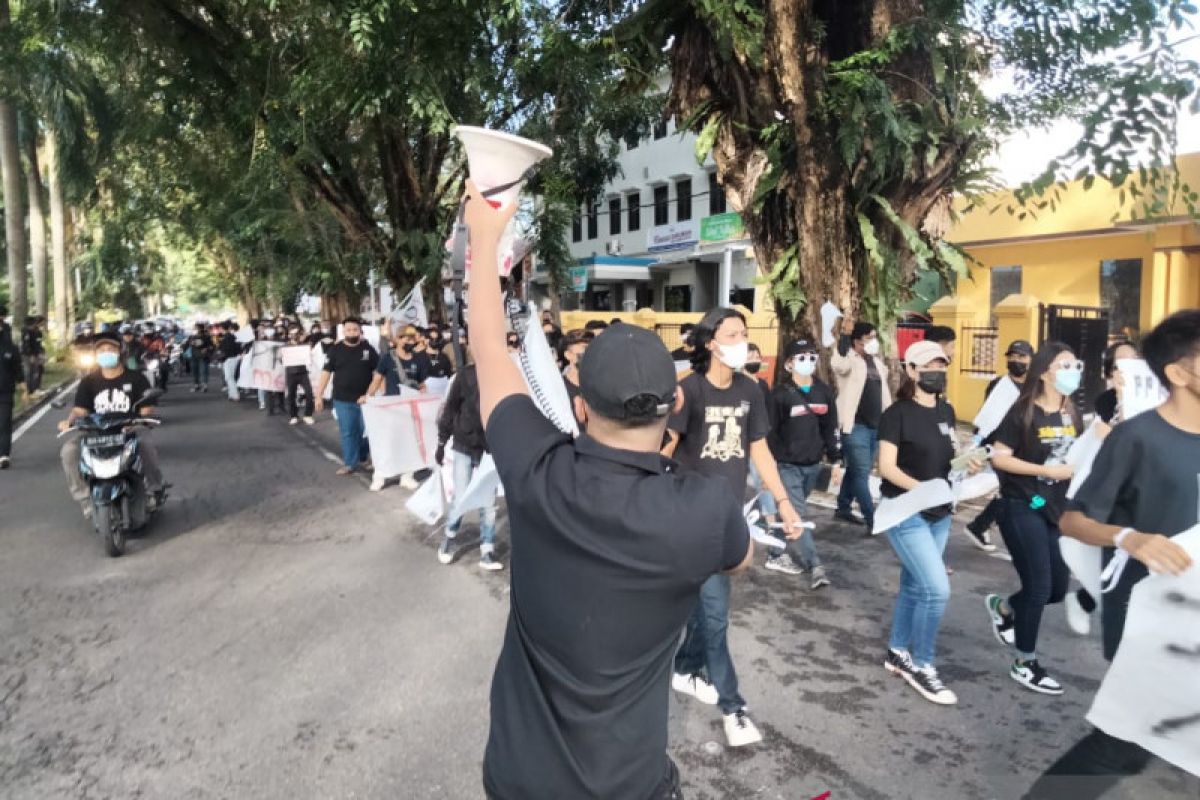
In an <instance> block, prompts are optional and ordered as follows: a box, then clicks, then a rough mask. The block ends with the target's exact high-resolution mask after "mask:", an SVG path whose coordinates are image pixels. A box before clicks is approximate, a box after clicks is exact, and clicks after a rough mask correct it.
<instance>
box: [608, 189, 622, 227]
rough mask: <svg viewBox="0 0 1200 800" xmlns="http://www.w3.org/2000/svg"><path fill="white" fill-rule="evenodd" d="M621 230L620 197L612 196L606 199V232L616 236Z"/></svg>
mask: <svg viewBox="0 0 1200 800" xmlns="http://www.w3.org/2000/svg"><path fill="white" fill-rule="evenodd" d="M620 232H621V198H619V197H614V198H612V199H611V200H609V201H608V233H609V235H610V236H616V235H618V234H619V233H620Z"/></svg>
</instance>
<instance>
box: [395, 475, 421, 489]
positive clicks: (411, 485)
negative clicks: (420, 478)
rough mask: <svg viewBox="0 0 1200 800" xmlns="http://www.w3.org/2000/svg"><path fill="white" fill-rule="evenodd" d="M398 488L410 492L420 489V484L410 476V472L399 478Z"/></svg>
mask: <svg viewBox="0 0 1200 800" xmlns="http://www.w3.org/2000/svg"><path fill="white" fill-rule="evenodd" d="M400 486H402V487H403V488H405V489H408V490H409V491H412V492H415V491H416V490H417V489H420V488H421V484H419V483H417V479H416V478H414V477H413V476H412V473H411V472H406V473H404V474H403V475H401V476H400Z"/></svg>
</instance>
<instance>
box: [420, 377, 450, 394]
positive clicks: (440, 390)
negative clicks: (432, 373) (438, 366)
mask: <svg viewBox="0 0 1200 800" xmlns="http://www.w3.org/2000/svg"><path fill="white" fill-rule="evenodd" d="M450 381H451V379H450V378H426V379H425V391H426V392H428V393H429V394H432V395H437V396H438V397H445V396H446V393H447V392H449V391H450Z"/></svg>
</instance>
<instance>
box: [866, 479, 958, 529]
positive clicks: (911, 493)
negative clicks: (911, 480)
mask: <svg viewBox="0 0 1200 800" xmlns="http://www.w3.org/2000/svg"><path fill="white" fill-rule="evenodd" d="M953 502H954V490H953V489H951V488H950V483H949V481H946V480H943V479H941V478H935V479H934V480H931V481H923V482H921V483H918V484H917V485H916V486H914V487H913V488H912V489H909V490H908V491H907V492H905V493H904V494H902V495H900V496H898V497H885V498H883V499H882V500H881V501H879V507H878V508H876V509H875V528H874V530H872V531H871V533H884V532H885V531H889V530H891V529H892V528H894V527H896V526H897V525H899V524H900V523H901V522H903V521H904V520H906V519H908V518H909V517H911V516H912V515H913V514H918V513H920V512H922V511H925V510H926V509H930V508H937V507H938V506H948V505H950V504H951V503H953Z"/></svg>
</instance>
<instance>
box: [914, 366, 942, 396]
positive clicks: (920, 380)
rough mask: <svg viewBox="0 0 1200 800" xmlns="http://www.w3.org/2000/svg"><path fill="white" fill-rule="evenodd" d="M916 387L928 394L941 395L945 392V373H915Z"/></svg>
mask: <svg viewBox="0 0 1200 800" xmlns="http://www.w3.org/2000/svg"><path fill="white" fill-rule="evenodd" d="M917 386H918V387H919V388H920V390H921V391H923V392H927V393H929V394H942V393H944V392H945V391H946V373H944V372H941V371H932V370H931V371H929V372H918V373H917Z"/></svg>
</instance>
